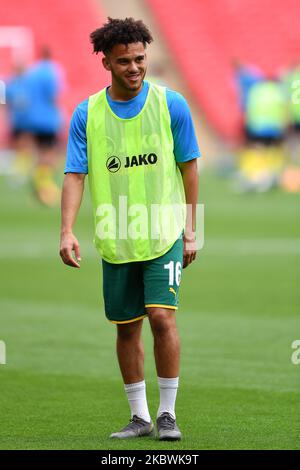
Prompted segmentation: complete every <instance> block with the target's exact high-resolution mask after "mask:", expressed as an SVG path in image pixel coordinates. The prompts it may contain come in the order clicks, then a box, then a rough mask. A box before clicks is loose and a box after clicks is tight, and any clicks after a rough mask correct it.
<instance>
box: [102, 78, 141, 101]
mask: <svg viewBox="0 0 300 470" xmlns="http://www.w3.org/2000/svg"><path fill="white" fill-rule="evenodd" d="M142 88H143V82H142V83H141V86H140V87H139V88H138V89H137V90H132V91H130V90H126V89H124V88H121V87H119V86H118V85H117V84H115V83H112V84H111V86H110V87H109V88H108V90H107V91H108V94H109V96H110V97H111V99H112V100H114V101H128V100H131V99H132V98H135V97H136V96H137V95H138V94H139V93H140V92H141V91H142Z"/></svg>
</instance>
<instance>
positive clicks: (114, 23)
mask: <svg viewBox="0 0 300 470" xmlns="http://www.w3.org/2000/svg"><path fill="white" fill-rule="evenodd" d="M107 19H108V22H107V23H105V24H104V25H103V26H102V28H98V29H96V30H95V31H93V32H92V33H91V34H90V40H91V43H92V44H93V46H94V51H93V52H94V53H96V54H98V53H99V52H103V53H104V54H107V53H108V52H110V51H111V49H112V48H113V46H114V45H116V44H125V45H127V44H131V43H133V42H142V43H143V44H144V46H145V47H146V44H150V42H152V41H153V37H152V35H151V33H150V31H149V29H148V28H147V26H146V25H145V24H144V23H143V22H142V20H134V19H133V18H125V19H124V20H120V19H115V18H110V17H108V18H107Z"/></svg>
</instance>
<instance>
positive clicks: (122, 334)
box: [60, 18, 200, 440]
mask: <svg viewBox="0 0 300 470" xmlns="http://www.w3.org/2000/svg"><path fill="white" fill-rule="evenodd" d="M152 40H153V39H152V36H151V33H150V32H149V30H148V28H147V27H146V26H145V25H144V24H143V22H142V21H135V20H134V19H132V18H126V19H124V20H119V19H111V18H108V22H107V23H106V24H105V25H103V27H102V28H99V29H97V30H96V31H94V32H93V33H92V34H91V41H92V43H93V47H94V52H95V53H98V52H103V54H104V56H103V58H102V64H103V66H104V67H105V69H106V70H108V71H110V72H111V85H110V86H108V87H107V88H105V89H104V90H101V91H100V92H99V93H96V94H95V95H93V96H91V97H89V99H88V100H86V101H84V102H83V103H80V104H79V106H78V107H77V108H76V110H75V112H74V114H73V117H72V122H71V127H70V134H69V142H68V151H67V162H66V167H65V174H66V175H65V180H64V186H63V194H62V227H61V247H60V255H61V257H62V260H63V262H64V263H65V264H67V265H70V266H72V267H76V268H79V267H80V261H81V257H80V248H79V242H78V240H77V239H76V237H75V235H74V234H73V225H74V223H75V220H76V216H77V213H78V210H79V207H80V203H81V198H82V194H83V189H84V179H85V175H86V174H88V179H89V185H90V192H91V197H92V201H93V207H94V219H95V238H94V242H95V246H96V248H97V250H98V252H99V254H100V255H101V257H102V263H103V294H104V303H105V313H106V316H107V318H108V319H109V320H110V321H111V322H113V323H115V324H116V325H117V355H118V361H119V366H120V370H121V373H122V377H123V381H124V386H125V391H126V394H127V397H128V401H129V405H130V410H131V420H130V422H129V424H128V425H127V426H125V428H123V429H122V430H121V431H119V432H115V433H113V434H112V435H111V437H114V438H120V439H122V438H129V437H138V436H146V435H152V434H153V432H154V425H153V422H152V420H151V417H150V414H149V410H148V404H147V399H146V386H145V380H144V352H143V345H142V342H141V330H142V324H143V318H144V317H146V316H147V317H148V319H149V322H150V325H151V329H152V333H153V337H154V356H155V363H156V370H157V375H158V383H159V388H160V405H159V409H158V412H157V417H156V424H157V430H158V436H159V439H161V440H164V439H166V440H178V439H180V438H181V432H180V431H179V428H178V426H177V424H176V414H175V401H176V394H177V388H178V381H179V359H180V342H179V336H178V332H177V328H176V320H175V312H176V309H177V305H178V289H179V285H180V279H181V268H182V267H183V268H184V267H186V266H188V265H189V264H190V263H191V262H192V261H193V260H194V259H195V257H196V249H195V243H194V241H195V240H194V237H195V229H196V204H197V197H198V173H197V158H198V157H199V156H200V152H199V148H198V144H197V141H196V137H195V131H194V126H193V123H192V119H191V115H190V111H189V108H188V105H187V103H186V101H185V99H184V98H183V97H182V96H181V95H180V94H179V93H176V92H175V91H172V90H169V89H166V88H164V87H160V86H157V85H154V84H151V83H149V82H147V81H145V80H144V78H145V74H146V70H147V56H146V45H147V44H149V43H150V42H151V41H152ZM124 202H125V203H126V204H124ZM185 202H186V203H187V204H189V205H190V206H191V207H192V209H193V210H192V217H191V218H190V219H187V220H189V222H186V219H185V215H186V214H185V211H182V210H181V209H182V206H184V204H185ZM178 207H179V211H178V210H177V211H175V210H174V208H178ZM154 208H155V211H156V212H155V211H153V212H152V210H153V209H154ZM161 208H167V212H164V211H160V209H161ZM170 208H171V209H170ZM138 212H139V216H138V217H137V213H138ZM145 214H146V215H145ZM174 214H175V215H174ZM124 218H125V219H126V220H124ZM166 221H167V223H166ZM154 226H155V227H154ZM166 228H169V230H166ZM72 251H74V253H75V258H74V257H73V256H72Z"/></svg>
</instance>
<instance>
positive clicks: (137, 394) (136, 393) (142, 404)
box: [124, 380, 151, 423]
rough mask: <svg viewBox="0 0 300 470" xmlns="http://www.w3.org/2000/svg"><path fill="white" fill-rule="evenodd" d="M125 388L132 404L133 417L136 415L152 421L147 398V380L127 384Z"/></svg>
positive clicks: (130, 404)
mask: <svg viewBox="0 0 300 470" xmlns="http://www.w3.org/2000/svg"><path fill="white" fill-rule="evenodd" d="M124 388H125V392H126V394H127V398H128V402H129V406H130V411H131V418H132V417H133V416H134V415H136V416H138V417H139V418H142V419H144V420H145V421H147V422H148V423H150V421H151V417H150V414H149V409H148V404H147V398H146V384H145V380H142V381H141V382H136V383H134V384H125V385H124Z"/></svg>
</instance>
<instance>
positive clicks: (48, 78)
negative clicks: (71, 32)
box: [28, 47, 62, 206]
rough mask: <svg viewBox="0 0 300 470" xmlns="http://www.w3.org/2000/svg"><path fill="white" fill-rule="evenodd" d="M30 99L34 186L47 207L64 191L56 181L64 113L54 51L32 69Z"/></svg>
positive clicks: (46, 49) (45, 50)
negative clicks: (59, 103) (34, 154)
mask: <svg viewBox="0 0 300 470" xmlns="http://www.w3.org/2000/svg"><path fill="white" fill-rule="evenodd" d="M28 87H29V96H30V111H29V123H30V130H31V133H32V136H33V138H34V144H35V149H36V154H37V165H36V168H35V170H34V172H33V186H34V189H35V192H36V194H37V196H38V198H39V200H40V201H41V202H42V203H44V204H45V205H47V206H54V205H56V204H57V203H58V202H59V199H60V190H59V188H58V186H57V185H56V183H55V180H54V171H55V167H56V164H57V162H58V151H57V145H58V138H59V133H60V131H61V128H62V114H61V111H60V109H59V106H58V98H59V94H60V92H61V89H62V74H61V70H60V68H59V66H58V64H56V63H55V62H54V61H52V59H51V53H50V50H49V49H48V48H47V47H45V48H44V49H43V50H42V54H41V59H40V60H39V61H38V62H36V63H35V64H33V65H32V66H31V67H30V68H29V70H28Z"/></svg>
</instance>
